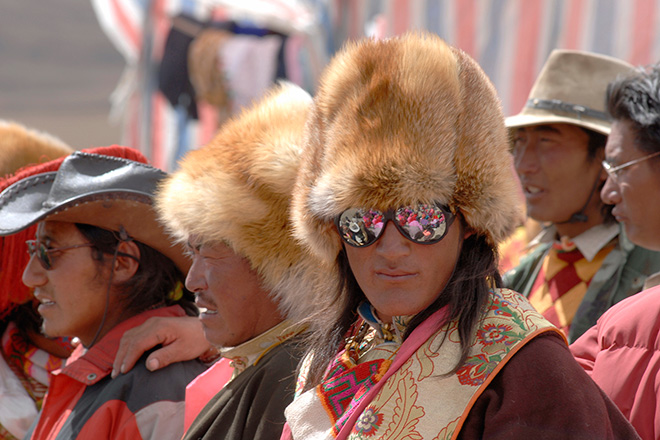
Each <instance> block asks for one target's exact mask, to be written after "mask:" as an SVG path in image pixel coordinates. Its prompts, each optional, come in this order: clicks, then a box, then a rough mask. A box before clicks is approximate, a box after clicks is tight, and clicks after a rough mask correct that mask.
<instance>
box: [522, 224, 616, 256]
mask: <svg viewBox="0 0 660 440" xmlns="http://www.w3.org/2000/svg"><path fill="white" fill-rule="evenodd" d="M619 231H620V229H619V225H618V224H617V223H612V224H607V225H606V224H601V225H597V226H594V227H593V228H590V229H588V230H586V231H584V232H583V233H582V234H580V235H578V236H577V237H573V238H572V239H569V238H567V237H561V240H557V229H556V228H555V226H554V225H550V226H548V227H546V228H544V229H543V230H542V231H541V232H540V233H539V234H538V235H537V236H536V237H534V238H533V239H532V241H530V243H529V247H530V248H531V247H534V246H536V245H537V244H540V243H554V242H559V243H561V244H562V245H564V247H566V248H567V250H568V248H570V247H573V246H574V247H576V248H578V249H579V250H580V252H581V253H582V255H583V256H584V258H585V259H586V260H587V261H592V260H593V259H594V257H595V256H596V254H598V252H600V250H601V249H603V248H604V247H605V246H606V245H607V244H608V243H609V242H611V241H612V239H614V238H615V237H616V236H617V235H619Z"/></svg>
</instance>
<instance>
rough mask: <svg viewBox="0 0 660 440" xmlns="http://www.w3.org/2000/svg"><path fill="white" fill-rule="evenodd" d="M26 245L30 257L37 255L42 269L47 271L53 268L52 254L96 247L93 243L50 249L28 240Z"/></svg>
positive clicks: (35, 241) (40, 243) (38, 242)
mask: <svg viewBox="0 0 660 440" xmlns="http://www.w3.org/2000/svg"><path fill="white" fill-rule="evenodd" d="M25 243H26V244H27V247H28V251H27V252H28V254H29V255H30V257H32V256H34V255H35V254H36V255H37V260H39V263H40V264H41V267H43V268H44V269H46V270H51V269H52V268H53V260H52V258H51V256H50V253H51V252H62V251H68V250H70V249H77V248H81V247H91V246H94V245H93V244H92V243H83V244H77V245H74V246H66V247H61V248H48V247H46V245H45V244H43V243H42V242H40V241H37V240H27V241H26V242H25Z"/></svg>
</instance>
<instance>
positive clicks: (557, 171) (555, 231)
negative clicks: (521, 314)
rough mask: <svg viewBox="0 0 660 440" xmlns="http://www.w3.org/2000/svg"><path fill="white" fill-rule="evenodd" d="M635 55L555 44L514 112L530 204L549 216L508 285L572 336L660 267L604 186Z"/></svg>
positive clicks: (539, 217) (533, 211)
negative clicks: (612, 91)
mask: <svg viewBox="0 0 660 440" xmlns="http://www.w3.org/2000/svg"><path fill="white" fill-rule="evenodd" d="M631 68H632V66H631V65H629V64H628V63H625V62H623V61H621V60H618V59H616V58H612V57H607V56H603V55H597V54H593V53H588V52H580V51H572V50H555V51H553V52H552V53H551V54H550V57H549V58H548V60H547V62H546V64H545V66H544V67H543V69H542V70H541V73H540V74H539V77H538V78H537V80H536V82H535V84H534V86H533V87H532V90H531V92H530V94H529V99H528V101H527V103H526V104H525V107H524V108H523V110H522V111H521V112H520V113H519V114H517V115H515V116H511V117H509V118H507V119H506V125H507V127H509V129H510V133H511V136H512V139H513V154H514V156H515V165H516V170H517V172H518V175H519V177H520V181H521V183H522V188H523V192H524V194H525V198H526V200H527V214H528V215H529V217H531V218H532V219H534V220H536V221H538V222H542V223H544V224H545V228H544V230H543V231H542V232H541V233H540V234H539V235H538V236H537V237H536V238H535V239H533V240H532V241H531V242H530V243H529V245H528V246H527V251H526V255H525V256H524V257H521V258H520V263H519V265H518V266H517V267H515V268H514V269H512V270H511V271H509V272H508V273H507V274H506V275H505V276H504V285H505V286H507V287H510V288H511V289H513V290H516V291H518V292H520V293H522V294H523V295H525V296H527V297H528V299H529V301H530V303H531V304H532V305H533V306H534V307H535V308H536V309H537V310H538V311H539V312H540V313H541V314H543V316H544V317H545V318H546V319H548V320H549V321H550V322H552V323H553V324H554V325H556V326H557V327H559V328H560V329H561V330H562V331H563V332H564V333H565V334H566V336H567V337H568V340H569V341H570V342H573V341H575V340H576V339H577V338H578V337H579V336H580V335H581V334H582V333H584V332H585V331H586V330H587V329H589V328H590V327H591V326H593V325H594V324H595V323H596V320H597V319H598V318H599V317H600V316H601V315H602V314H603V312H605V310H607V309H608V308H609V307H611V306H612V305H613V304H615V303H617V302H619V301H621V300H622V299H624V298H627V297H629V296H631V295H634V294H635V293H637V292H639V291H640V290H641V289H642V288H643V284H644V279H645V278H646V277H647V276H648V275H650V274H652V273H654V272H657V271H658V270H660V253H658V252H654V251H649V250H646V249H643V248H641V247H639V246H636V245H634V244H633V243H631V242H630V241H629V240H628V239H627V238H626V236H625V234H624V233H623V231H622V230H621V227H620V225H618V224H617V222H616V221H615V219H614V217H613V216H612V215H611V210H612V207H611V206H610V205H605V204H604V203H603V202H602V201H601V199H600V197H598V192H599V191H600V189H601V188H602V186H603V184H604V182H605V179H606V178H607V174H606V173H605V171H604V170H603V169H602V167H601V165H600V163H601V161H602V160H603V158H604V150H605V143H606V141H607V135H608V134H609V132H610V121H609V118H608V116H607V114H606V112H605V108H604V106H605V90H606V88H607V84H608V83H609V82H610V81H612V80H614V79H615V78H616V77H617V75H621V74H625V73H627V72H629V71H630V69H631Z"/></svg>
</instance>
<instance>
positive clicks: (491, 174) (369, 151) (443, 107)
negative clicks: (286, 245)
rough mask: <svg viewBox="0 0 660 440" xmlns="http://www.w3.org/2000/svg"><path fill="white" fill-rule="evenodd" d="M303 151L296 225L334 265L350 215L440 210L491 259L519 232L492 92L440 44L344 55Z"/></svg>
mask: <svg viewBox="0 0 660 440" xmlns="http://www.w3.org/2000/svg"><path fill="white" fill-rule="evenodd" d="M305 142H306V146H305V150H304V157H303V161H302V164H301V171H300V173H299V176H298V180H297V183H296V189H295V191H294V198H293V202H292V213H293V215H292V218H293V221H294V223H295V233H296V236H297V237H298V238H300V239H301V240H303V241H304V242H305V243H307V245H308V246H309V247H310V248H311V249H312V250H313V251H314V252H315V253H316V254H318V255H319V256H321V257H322V259H323V260H325V261H326V262H334V261H335V259H336V257H337V254H338V252H339V250H340V249H341V242H340V238H339V235H338V234H337V233H336V231H335V230H334V223H333V221H334V219H335V218H336V217H337V216H338V215H339V214H340V213H341V212H343V211H344V210H346V209H348V208H351V207H371V208H376V209H381V210H385V209H391V208H397V207H400V206H402V205H406V204H411V203H417V202H431V201H437V202H441V203H443V204H447V205H448V206H450V207H451V208H452V209H453V210H455V211H459V212H460V213H461V214H462V216H463V218H464V220H465V223H466V224H467V226H468V228H470V229H471V230H472V231H474V232H476V233H477V234H483V235H484V236H485V237H486V238H487V241H488V243H489V244H490V245H492V246H493V247H495V246H496V245H497V244H498V243H499V242H501V241H502V240H503V239H504V238H506V237H507V236H508V235H509V234H510V233H511V232H512V231H513V229H514V228H515V227H516V226H517V225H520V224H521V223H522V221H523V210H524V205H523V203H522V199H521V198H520V196H519V193H520V191H519V189H518V187H517V179H516V177H515V170H514V167H513V159H512V156H511V154H510V153H509V144H508V139H507V132H506V129H505V126H504V117H503V114H502V110H501V107H500V102H499V100H498V97H497V95H496V92H495V89H494V87H493V85H492V84H491V82H490V81H489V79H488V78H487V77H486V75H485V74H484V72H483V71H482V70H481V68H480V67H479V66H478V65H477V63H476V62H475V61H474V60H473V59H472V58H470V57H469V56H468V55H466V54H465V53H463V52H462V51H460V50H458V49H455V48H453V47H450V46H448V45H447V44H445V43H444V42H443V41H442V40H441V39H440V38H439V37H437V36H435V35H432V34H426V33H410V34H406V35H404V36H402V37H397V38H391V39H387V40H373V39H365V40H362V41H359V42H357V43H352V44H348V45H347V46H346V47H345V48H344V49H343V50H342V51H341V52H339V53H338V54H337V55H336V56H335V57H334V58H333V59H332V61H331V62H330V64H329V66H328V67H327V68H326V70H325V72H324V74H323V75H322V77H321V84H320V86H319V90H318V92H317V95H316V97H315V100H314V107H313V109H312V110H311V113H310V117H309V120H308V125H307V127H306V140H305Z"/></svg>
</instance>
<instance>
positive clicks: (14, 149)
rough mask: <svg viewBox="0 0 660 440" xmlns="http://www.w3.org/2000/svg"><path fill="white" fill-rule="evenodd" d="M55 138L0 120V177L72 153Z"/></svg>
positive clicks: (71, 149)
mask: <svg viewBox="0 0 660 440" xmlns="http://www.w3.org/2000/svg"><path fill="white" fill-rule="evenodd" d="M73 151H74V150H73V148H71V147H69V146H68V145H66V144H65V143H64V142H63V141H61V140H60V139H58V138H56V137H55V136H53V135H51V134H48V133H45V132H42V131H38V130H34V129H31V128H27V127H25V126H24V125H21V124H19V123H17V122H13V121H7V120H2V119H0V177H2V176H6V175H8V174H11V173H14V172H16V171H17V170H18V169H19V168H21V167H24V166H27V165H35V164H39V163H44V162H48V161H50V160H53V159H57V158H58V157H62V156H66V155H67V154H71V153H73Z"/></svg>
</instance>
